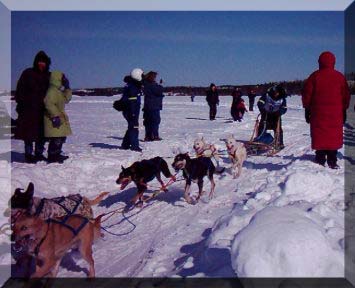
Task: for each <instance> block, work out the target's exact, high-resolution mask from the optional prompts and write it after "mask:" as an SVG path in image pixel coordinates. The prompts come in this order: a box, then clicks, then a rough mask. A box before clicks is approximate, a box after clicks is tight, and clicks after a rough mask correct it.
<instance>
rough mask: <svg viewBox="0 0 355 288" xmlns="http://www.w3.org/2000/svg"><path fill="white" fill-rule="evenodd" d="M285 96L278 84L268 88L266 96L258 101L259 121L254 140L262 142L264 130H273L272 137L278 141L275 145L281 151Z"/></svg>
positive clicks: (282, 145)
mask: <svg viewBox="0 0 355 288" xmlns="http://www.w3.org/2000/svg"><path fill="white" fill-rule="evenodd" d="M286 96H287V95H286V91H285V89H284V88H283V87H282V86H281V85H280V84H279V85H277V86H274V87H271V88H269V89H268V90H267V92H266V94H265V95H263V96H262V97H261V98H260V99H259V101H258V108H259V110H260V113H261V119H260V124H259V128H258V135H257V138H256V140H257V141H260V142H264V141H263V140H265V139H263V136H265V135H266V133H265V132H266V130H273V131H274V137H275V138H277V140H278V141H277V143H275V144H276V147H277V148H278V149H283V148H284V147H285V146H284V142H283V131H282V122H281V116H282V115H283V114H285V113H286V111H287V104H286ZM266 142H269V141H266ZM267 144H271V143H267Z"/></svg>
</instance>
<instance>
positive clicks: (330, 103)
mask: <svg viewBox="0 0 355 288" xmlns="http://www.w3.org/2000/svg"><path fill="white" fill-rule="evenodd" d="M335 61H336V59H335V56H334V54H333V53H331V52H329V51H326V52H323V53H322V54H321V55H320V56H319V58H318V64H319V70H317V71H315V72H313V73H312V74H311V75H310V76H309V78H308V79H307V81H306V83H305V86H304V88H303V91H302V103H303V107H304V108H305V118H306V122H307V123H309V124H310V126H311V139H312V149H314V150H316V157H315V162H316V163H318V164H320V165H322V166H324V165H325V162H327V163H328V166H329V167H330V168H332V169H337V168H339V166H338V165H337V152H338V149H340V148H341V147H342V146H343V123H345V120H346V110H347V109H348V108H349V103H350V92H349V86H348V84H347V82H346V79H345V77H344V75H343V74H342V73H340V72H338V71H337V70H335Z"/></svg>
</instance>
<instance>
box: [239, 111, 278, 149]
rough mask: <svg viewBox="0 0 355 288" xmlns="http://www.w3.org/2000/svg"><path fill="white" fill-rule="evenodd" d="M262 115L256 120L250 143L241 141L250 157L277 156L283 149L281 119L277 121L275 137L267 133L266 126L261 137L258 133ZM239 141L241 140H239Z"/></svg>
mask: <svg viewBox="0 0 355 288" xmlns="http://www.w3.org/2000/svg"><path fill="white" fill-rule="evenodd" d="M260 115H261V114H259V115H258V117H257V118H256V121H255V126H254V131H253V134H252V136H251V138H250V140H249V141H241V142H243V143H244V145H245V148H246V149H247V153H248V155H267V156H273V155H275V154H277V153H278V152H279V151H280V150H281V149H282V147H280V141H279V140H280V118H279V119H278V121H277V128H276V133H275V135H274V137H273V136H272V135H271V134H270V133H268V132H267V128H266V124H265V125H264V130H263V131H262V133H261V134H260V135H259V136H256V135H257V132H258V130H259V125H260ZM238 141H239V140H238Z"/></svg>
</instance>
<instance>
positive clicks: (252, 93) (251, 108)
mask: <svg viewBox="0 0 355 288" xmlns="http://www.w3.org/2000/svg"><path fill="white" fill-rule="evenodd" d="M248 98H249V111H254V103H255V98H256V92H255V90H254V89H250V91H249V93H248Z"/></svg>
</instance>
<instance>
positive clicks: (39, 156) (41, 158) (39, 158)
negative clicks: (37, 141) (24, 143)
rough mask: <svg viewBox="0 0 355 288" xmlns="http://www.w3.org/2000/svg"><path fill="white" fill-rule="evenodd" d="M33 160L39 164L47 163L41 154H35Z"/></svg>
mask: <svg viewBox="0 0 355 288" xmlns="http://www.w3.org/2000/svg"><path fill="white" fill-rule="evenodd" d="M35 160H36V162H41V161H47V158H46V157H44V156H43V155H42V154H38V155H37V154H36V155H35Z"/></svg>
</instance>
